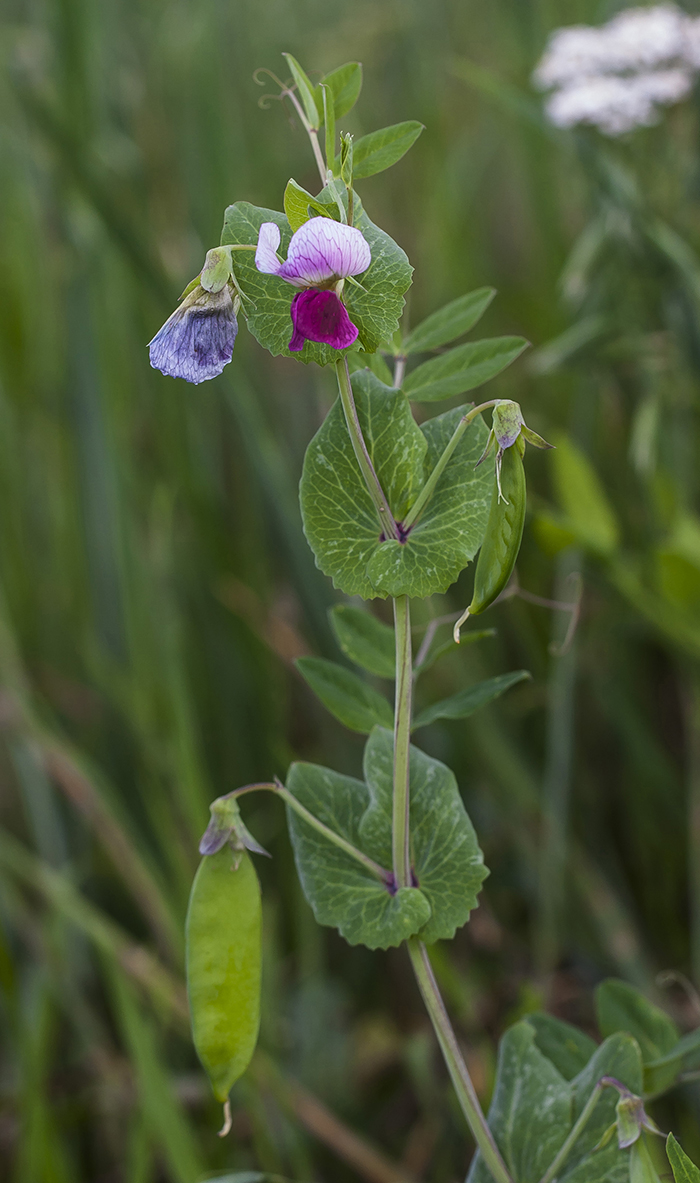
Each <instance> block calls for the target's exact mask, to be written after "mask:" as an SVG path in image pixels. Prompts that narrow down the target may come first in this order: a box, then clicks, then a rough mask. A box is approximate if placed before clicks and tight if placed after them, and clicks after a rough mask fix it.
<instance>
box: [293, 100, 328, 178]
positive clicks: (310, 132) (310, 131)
mask: <svg viewBox="0 0 700 1183" xmlns="http://www.w3.org/2000/svg"><path fill="white" fill-rule="evenodd" d="M282 95H283V96H284V95H286V96H287V98H288V99H291V101H292V103H293V104H294V108H295V110H296V113H297V115H298V116H299V119H300V120H301V123H302V126H303V128H304V130H305V132H306V134H307V136H308V137H309V139H310V141H311V147H312V148H313V150H314V156H315V158H316V167H317V168H318V171H319V175H320V177H321V185H322V186H324V185H325V183H326V165H325V161H324V159H323V153H322V151H321V146H320V144H319V142H318V135H317V134H316V131H315V129H314V128H313V127H312V126H311V124H310V123H309V121H308V119H307V118H306V115H305V114H304V109H303V107H302V105H301V103H300V102H299V100H298V98H297V96H296V95H295V93H294V91H293V90H289V89H287V90H283V91H282Z"/></svg>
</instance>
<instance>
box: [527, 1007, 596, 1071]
mask: <svg viewBox="0 0 700 1183" xmlns="http://www.w3.org/2000/svg"><path fill="white" fill-rule="evenodd" d="M525 1021H526V1022H528V1023H529V1024H530V1026H531V1027H534V1030H535V1043H536V1045H537V1047H538V1048H539V1050H540V1051H541V1052H542V1055H543V1056H546V1057H547V1059H548V1060H551V1061H552V1063H553V1064H554V1067H555V1068H557V1069H558V1071H559V1072H561V1074H562V1076H563V1077H564V1080H573V1079H574V1077H575V1076H577V1075H578V1073H579V1072H580V1071H581V1069H582V1068H585V1067H586V1064H587V1063H588V1061H589V1060H590V1058H591V1056H592V1055H594V1054H595V1051H596V1048H597V1046H598V1045H597V1044H596V1043H595V1041H594V1040H592V1039H591V1037H590V1035H586V1033H585V1032H584V1031H580V1030H579V1028H578V1027H574V1026H572V1024H571V1023H565V1022H564V1021H563V1020H562V1019H557V1018H555V1017H554V1015H546V1014H542V1013H541V1012H536V1013H535V1014H531V1015H528V1016H527V1018H526V1020H525Z"/></svg>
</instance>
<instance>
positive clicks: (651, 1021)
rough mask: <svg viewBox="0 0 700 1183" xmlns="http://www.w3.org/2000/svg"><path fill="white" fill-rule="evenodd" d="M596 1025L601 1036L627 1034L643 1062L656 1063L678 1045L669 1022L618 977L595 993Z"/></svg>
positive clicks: (673, 1028) (668, 1019)
mask: <svg viewBox="0 0 700 1183" xmlns="http://www.w3.org/2000/svg"><path fill="white" fill-rule="evenodd" d="M595 1006H596V1015H597V1018H598V1026H599V1027H600V1030H601V1032H602V1033H603V1035H612V1034H613V1032H614V1031H628V1032H629V1033H630V1035H633V1036H634V1038H635V1039H636V1040H637V1043H638V1044H639V1046H640V1048H641V1051H642V1056H643V1058H644V1062H645V1063H648V1062H649V1061H650V1060H658V1059H659V1058H660V1057H661V1056H665V1055H666V1054H667V1053H668V1052H671V1051H673V1050H674V1048H675V1047H676V1044H677V1043H678V1028H677V1027H676V1024H675V1023H674V1021H673V1019H672V1018H670V1017H669V1015H667V1014H666V1012H665V1011H663V1010H661V1009H660V1007H658V1006H655V1005H654V1003H653V1002H650V1001H649V999H648V998H645V996H644V995H643V994H642V993H641V992H640V991H639V990H637V989H636V988H635V987H634V986H630V984H629V982H623V981H621V980H620V979H619V978H607V979H606V981H604V982H601V984H600V985H599V986H598V987H597V989H596V992H595Z"/></svg>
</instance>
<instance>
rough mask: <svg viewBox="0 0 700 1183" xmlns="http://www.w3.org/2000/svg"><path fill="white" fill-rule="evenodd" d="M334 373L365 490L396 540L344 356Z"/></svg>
mask: <svg viewBox="0 0 700 1183" xmlns="http://www.w3.org/2000/svg"><path fill="white" fill-rule="evenodd" d="M335 371H336V374H337V375H338V389H339V391H340V401H341V402H342V404H343V410H344V412H345V422H346V423H347V425H348V431H349V432H350V439H351V441H352V446H353V450H354V452H355V456H356V457H357V463H358V464H359V466H360V471H361V472H362V475H363V477H364V478H365V484H366V485H367V491H368V493H369V495H370V497H371V498H372V501H373V502H374V508H375V509H376V511H377V513H378V515H379V521H380V522H381V524H382V529H383V531H384V534H385V536H386V538H394V539H396V540H398V537H399V533H398V530H397V529H396V522H395V521H394V515H393V514H392V512H391V510H390V508H389V502H388V501H387V499H386V496H385V494H384V490H383V489H382V486H381V485H380V483H379V477H378V476H377V474H376V472H375V471H374V465H373V464H372V459H371V457H370V454H369V452H368V451H367V445H366V443H365V439H364V436H363V434H362V428H361V427H360V420H359V419H358V417H357V407H356V406H355V399H354V397H353V393H352V385H351V383H350V371H349V370H348V363H347V360H346V359H345V358H343V359H342V361H339V362H337V363H336V367H335Z"/></svg>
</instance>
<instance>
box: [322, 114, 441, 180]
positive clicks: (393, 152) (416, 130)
mask: <svg viewBox="0 0 700 1183" xmlns="http://www.w3.org/2000/svg"><path fill="white" fill-rule="evenodd" d="M423 130H424V127H423V124H422V123H417V122H416V121H415V120H406V121H405V122H404V123H395V124H393V125H392V126H391V127H383V128H381V130H380V131H372V132H370V133H369V135H366V136H361V137H360V139H359V140H355V142H354V143H353V175H354V178H355V180H356V181H359V180H361V179H362V178H363V177H373V176H374V175H375V173H381V172H384V169H385V168H391V166H392V164H396V163H397V162H398V161H399V160H400V159H401V157H402V156H405V155H406V153H407V152H408V150H409V148H412V147H413V145H414V144H415V142H416V140H417V139H418V137H419V135H420V134H421V132H422V131H423ZM335 167H336V168H339V167H340V158H339V157H337V158H336V162H335Z"/></svg>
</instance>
